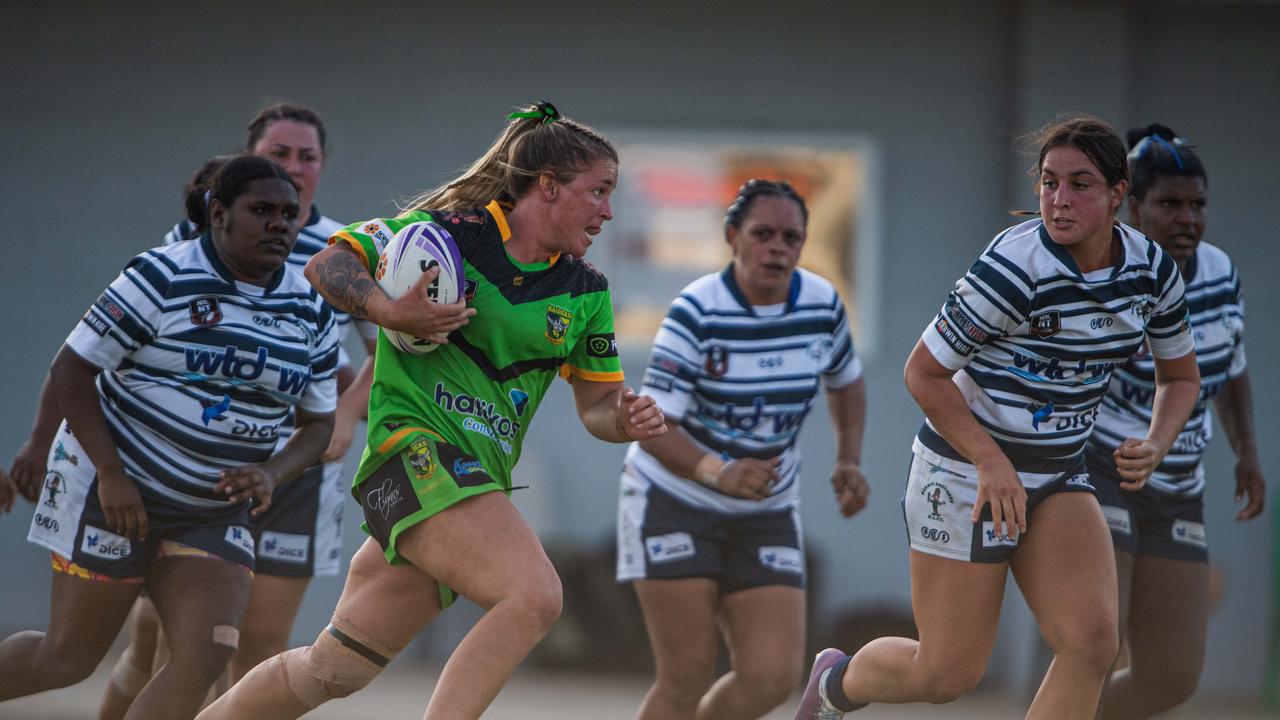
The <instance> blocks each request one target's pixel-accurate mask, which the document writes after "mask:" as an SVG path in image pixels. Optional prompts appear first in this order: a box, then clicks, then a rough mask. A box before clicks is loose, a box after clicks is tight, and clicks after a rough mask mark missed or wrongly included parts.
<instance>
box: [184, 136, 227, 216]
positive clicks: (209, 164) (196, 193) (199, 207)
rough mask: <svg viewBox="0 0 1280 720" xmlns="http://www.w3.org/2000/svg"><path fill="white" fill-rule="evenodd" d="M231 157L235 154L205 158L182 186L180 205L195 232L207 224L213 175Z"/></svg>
mask: <svg viewBox="0 0 1280 720" xmlns="http://www.w3.org/2000/svg"><path fill="white" fill-rule="evenodd" d="M233 157H235V155H214V156H213V157H211V158H209V159H208V160H205V161H204V164H202V165H201V166H200V167H199V169H197V170H196V174H195V175H192V176H191V182H189V183H187V186H186V187H184V188H182V206H183V207H184V208H185V209H186V211H187V220H189V221H190V222H191V225H192V227H193V228H194V230H195V232H196V233H197V234H199V233H200V232H203V231H204V229H205V228H206V227H208V225H209V196H210V191H209V187H210V183H211V181H212V180H213V176H214V174H215V173H217V172H218V171H219V170H221V169H222V166H223V165H226V164H227V162H228V161H230V160H231V158H233Z"/></svg>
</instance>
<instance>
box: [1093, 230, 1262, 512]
mask: <svg viewBox="0 0 1280 720" xmlns="http://www.w3.org/2000/svg"><path fill="white" fill-rule="evenodd" d="M1185 275H1186V277H1187V278H1188V280H1187V309H1188V311H1189V313H1190V315H1191V331H1192V337H1193V339H1194V341H1195V346H1196V362H1197V363H1198V364H1199V366H1200V396H1199V398H1198V399H1197V400H1196V406H1195V409H1194V410H1192V412H1191V419H1190V420H1188V421H1187V425H1186V427H1185V428H1183V430H1182V432H1181V433H1179V434H1178V439H1177V440H1175V441H1174V443H1173V447H1172V448H1170V449H1169V454H1167V455H1165V457H1164V460H1163V461H1162V462H1161V463H1160V466H1159V467H1157V468H1156V470H1155V472H1153V473H1152V474H1151V479H1150V480H1149V481H1148V482H1147V485H1146V487H1149V488H1152V489H1154V490H1158V491H1161V492H1165V493H1173V494H1178V495H1184V496H1194V495H1199V494H1200V493H1201V492H1203V491H1204V470H1203V467H1202V466H1201V463H1200V460H1201V456H1202V455H1203V454H1204V449H1205V447H1206V446H1207V445H1208V444H1209V439H1210V437H1211V436H1212V427H1213V420H1212V416H1211V413H1210V410H1209V401H1210V400H1212V399H1214V398H1215V397H1217V396H1218V394H1219V393H1220V392H1222V388H1223V387H1224V386H1225V385H1226V383H1227V381H1228V380H1229V379H1231V378H1234V377H1236V376H1238V375H1240V374H1241V373H1243V372H1244V371H1245V354H1244V299H1243V296H1242V294H1241V292H1240V277H1239V276H1238V275H1237V274H1236V268H1235V265H1234V264H1232V262H1231V258H1230V257H1228V256H1227V254H1226V253H1225V252H1223V251H1222V250H1221V249H1219V248H1217V247H1215V246H1213V245H1210V244H1209V243H1206V242H1202V243H1200V246H1199V247H1198V248H1197V249H1196V252H1195V254H1194V255H1192V256H1191V258H1190V260H1188V262H1187V268H1186V273H1185ZM1155 389H1156V384H1155V362H1154V361H1153V360H1152V358H1151V355H1150V353H1147V352H1145V349H1144V350H1140V351H1139V352H1138V353H1137V354H1136V355H1134V356H1133V357H1132V358H1130V359H1129V362H1127V363H1125V364H1124V365H1122V366H1120V367H1119V368H1117V369H1116V372H1115V377H1113V378H1112V380H1111V385H1110V387H1109V388H1108V389H1107V394H1106V396H1105V397H1103V399H1102V408H1101V412H1100V413H1099V415H1098V421H1097V422H1096V423H1094V428H1093V435H1091V436H1090V437H1089V450H1090V451H1091V452H1097V453H1100V454H1103V455H1106V456H1108V457H1110V455H1111V453H1112V452H1113V451H1115V449H1116V448H1117V447H1119V446H1120V443H1122V442H1124V440H1125V438H1131V437H1132V438H1143V437H1146V436H1147V430H1148V428H1150V427H1151V406H1152V403H1153V401H1154V400H1155ZM1102 464H1103V465H1104V466H1105V467H1111V466H1112V465H1113V464H1114V461H1111V464H1107V462H1106V461H1104V462H1103V463H1102Z"/></svg>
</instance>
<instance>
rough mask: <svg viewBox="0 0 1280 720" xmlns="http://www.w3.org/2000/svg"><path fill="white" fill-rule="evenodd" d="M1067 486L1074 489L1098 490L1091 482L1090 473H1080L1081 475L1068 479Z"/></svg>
mask: <svg viewBox="0 0 1280 720" xmlns="http://www.w3.org/2000/svg"><path fill="white" fill-rule="evenodd" d="M1066 484H1067V485H1070V486H1072V487H1082V488H1089V489H1090V490H1095V489H1096V488H1094V487H1093V483H1091V482H1089V473H1080V474H1079V475H1072V476H1071V477H1069V478H1067V482H1066Z"/></svg>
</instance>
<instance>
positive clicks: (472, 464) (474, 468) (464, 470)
mask: <svg viewBox="0 0 1280 720" xmlns="http://www.w3.org/2000/svg"><path fill="white" fill-rule="evenodd" d="M478 472H484V465H483V464H482V463H481V462H480V461H479V460H464V459H462V458H458V459H457V460H454V461H453V474H454V476H455V477H462V476H464V475H471V474H472V473H478Z"/></svg>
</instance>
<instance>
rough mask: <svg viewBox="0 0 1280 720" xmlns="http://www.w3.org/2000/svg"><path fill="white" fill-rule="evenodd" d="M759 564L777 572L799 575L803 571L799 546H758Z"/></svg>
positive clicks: (802, 557) (802, 560)
mask: <svg viewBox="0 0 1280 720" xmlns="http://www.w3.org/2000/svg"><path fill="white" fill-rule="evenodd" d="M760 564H761V565H763V566H765V567H767V568H769V569H770V570H776V571H778V572H785V573H793V574H795V575H800V574H801V573H803V572H804V556H803V555H801V554H800V550H799V548H793V547H787V546H785V545H778V546H773V547H762V548H760Z"/></svg>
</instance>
